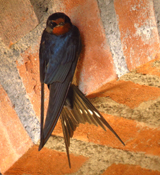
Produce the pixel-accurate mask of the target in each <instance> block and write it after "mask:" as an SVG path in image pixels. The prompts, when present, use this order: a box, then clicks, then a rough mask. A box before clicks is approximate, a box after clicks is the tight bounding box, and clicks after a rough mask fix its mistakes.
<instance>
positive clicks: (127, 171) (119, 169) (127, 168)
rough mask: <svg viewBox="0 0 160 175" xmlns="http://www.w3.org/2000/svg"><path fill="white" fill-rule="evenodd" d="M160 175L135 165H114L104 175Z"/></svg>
mask: <svg viewBox="0 0 160 175" xmlns="http://www.w3.org/2000/svg"><path fill="white" fill-rule="evenodd" d="M108 174H109V175H122V174H123V175H135V174H136V175H144V174H145V175H160V172H158V171H154V170H149V169H145V168H141V167H140V166H134V165H122V164H118V165H116V164H113V165H111V166H110V167H109V168H107V170H106V171H105V172H104V173H102V175H108Z"/></svg>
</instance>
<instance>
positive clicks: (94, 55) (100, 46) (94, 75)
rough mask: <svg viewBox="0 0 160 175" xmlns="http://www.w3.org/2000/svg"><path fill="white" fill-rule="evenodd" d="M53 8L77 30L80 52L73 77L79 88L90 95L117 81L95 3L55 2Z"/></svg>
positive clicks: (76, 1) (69, 0)
mask: <svg viewBox="0 0 160 175" xmlns="http://www.w3.org/2000/svg"><path fill="white" fill-rule="evenodd" d="M55 9H56V11H63V12H65V13H66V14H67V15H68V16H69V17H70V18H71V20H72V22H73V24H74V25H76V26H77V27H78V28H79V29H80V33H81V37H82V44H83V51H82V55H81V58H80V61H79V63H78V71H77V76H76V77H77V83H78V84H79V87H80V89H81V90H82V91H83V92H84V93H86V94H89V93H91V92H92V91H94V90H96V89H98V88H100V87H101V86H102V85H104V84H106V83H107V82H109V81H111V80H113V79H116V73H115V68H114V65H113V59H112V54H111V52H110V48H109V46H108V44H107V41H106V35H105V31H104V28H103V24H102V21H101V18H100V14H99V9H98V5H97V1H96V0H92V1H90V0H87V1H86V0H75V1H72V0H56V1H55ZM91 14H94V15H91Z"/></svg>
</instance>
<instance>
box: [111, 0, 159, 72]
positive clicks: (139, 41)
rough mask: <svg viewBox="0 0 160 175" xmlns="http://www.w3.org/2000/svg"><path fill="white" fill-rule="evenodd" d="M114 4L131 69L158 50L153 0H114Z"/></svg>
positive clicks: (124, 49)
mask: <svg viewBox="0 0 160 175" xmlns="http://www.w3.org/2000/svg"><path fill="white" fill-rule="evenodd" d="M114 4H115V10H116V13H117V16H118V22H119V29H120V33H121V41H122V46H123V52H124V55H125V58H126V62H127V66H128V69H129V70H133V69H135V68H136V67H138V66H140V65H142V64H144V63H146V62H148V61H150V60H152V59H154V58H155V56H156V54H157V51H158V50H159V36H158V30H157V25H156V21H155V15H154V10H153V2H152V1H150V0H146V1H144V0H138V1H134V0H131V1H125V0H122V1H118V0H116V1H114ZM124 9H125V10H124Z"/></svg>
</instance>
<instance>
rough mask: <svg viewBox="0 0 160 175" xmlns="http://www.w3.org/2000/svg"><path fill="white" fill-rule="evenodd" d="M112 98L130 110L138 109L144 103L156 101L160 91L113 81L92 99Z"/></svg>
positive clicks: (154, 88) (93, 95)
mask: <svg viewBox="0 0 160 175" xmlns="http://www.w3.org/2000/svg"><path fill="white" fill-rule="evenodd" d="M95 96H99V97H110V98H111V99H112V100H114V101H116V102H117V103H120V104H125V105H127V106H129V107H130V108H132V109H133V108H135V107H138V106H139V105H140V104H141V103H142V102H145V101H149V100H155V99H157V98H158V97H159V96H160V89H159V88H157V87H151V86H146V85H139V84H135V83H133V82H131V81H123V80H120V81H113V82H110V83H108V84H107V85H105V86H103V87H102V89H100V92H99V91H98V92H97V91H96V92H94V93H93V94H92V95H90V97H95Z"/></svg>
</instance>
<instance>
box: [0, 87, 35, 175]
mask: <svg viewBox="0 0 160 175" xmlns="http://www.w3.org/2000/svg"><path fill="white" fill-rule="evenodd" d="M0 109H1V110H0V116H1V117H0V150H1V151H0V170H1V172H2V173H3V172H4V171H6V170H7V169H8V168H9V167H10V166H11V165H12V164H13V163H14V162H15V161H16V160H17V159H18V158H19V157H20V156H22V155H23V154H24V153H25V152H26V151H27V150H28V148H29V147H30V146H31V145H32V141H31V140H30V138H29V136H28V134H27V133H26V131H25V129H24V128H23V126H22V124H21V122H20V120H19V118H18V116H17V115H16V112H15V111H14V107H13V106H12V104H11V102H10V100H9V98H8V96H7V94H6V92H5V91H4V89H3V88H2V87H1V86H0Z"/></svg>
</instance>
